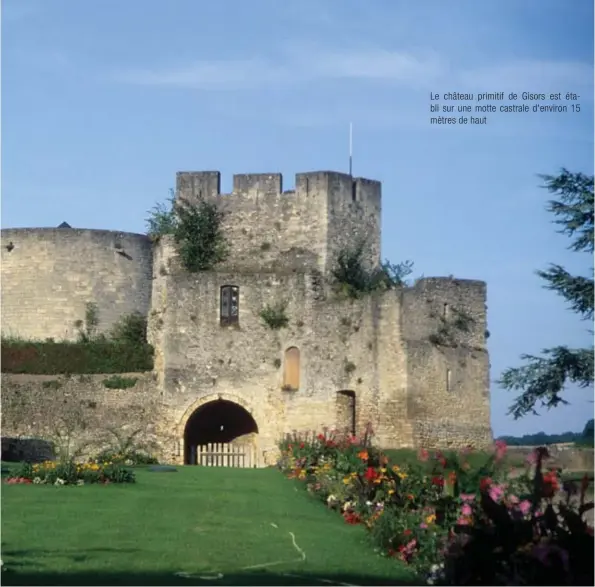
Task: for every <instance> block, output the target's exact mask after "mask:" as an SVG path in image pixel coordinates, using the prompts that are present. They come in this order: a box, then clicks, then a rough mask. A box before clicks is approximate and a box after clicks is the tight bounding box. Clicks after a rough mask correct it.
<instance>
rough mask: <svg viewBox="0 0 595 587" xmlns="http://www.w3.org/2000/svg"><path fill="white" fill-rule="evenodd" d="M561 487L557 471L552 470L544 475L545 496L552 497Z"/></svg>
mask: <svg viewBox="0 0 595 587" xmlns="http://www.w3.org/2000/svg"><path fill="white" fill-rule="evenodd" d="M558 489H560V484H559V483H558V477H557V476H556V472H555V471H550V472H549V473H545V474H544V475H543V496H544V497H552V496H553V495H554V493H555V492H556V491H558Z"/></svg>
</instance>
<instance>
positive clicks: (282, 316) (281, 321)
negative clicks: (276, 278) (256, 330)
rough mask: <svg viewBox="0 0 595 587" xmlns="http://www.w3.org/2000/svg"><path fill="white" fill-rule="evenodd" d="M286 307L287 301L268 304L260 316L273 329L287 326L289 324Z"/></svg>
mask: <svg viewBox="0 0 595 587" xmlns="http://www.w3.org/2000/svg"><path fill="white" fill-rule="evenodd" d="M286 309H287V304H286V303H285V302H278V303H277V304H274V305H272V306H270V305H267V306H265V307H264V308H263V309H262V310H261V311H260V318H261V319H262V321H263V322H264V323H265V324H266V325H267V326H268V327H269V328H270V329H271V330H279V329H280V328H285V327H286V326H287V325H288V324H289V318H288V317H287V314H286Z"/></svg>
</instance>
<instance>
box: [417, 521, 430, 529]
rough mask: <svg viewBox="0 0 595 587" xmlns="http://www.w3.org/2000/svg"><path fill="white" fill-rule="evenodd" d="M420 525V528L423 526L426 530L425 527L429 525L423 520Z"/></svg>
mask: <svg viewBox="0 0 595 587" xmlns="http://www.w3.org/2000/svg"><path fill="white" fill-rule="evenodd" d="M419 527H420V528H423V529H424V530H425V529H426V528H427V527H428V525H427V524H426V523H425V522H422V523H421V524H420V525H419Z"/></svg>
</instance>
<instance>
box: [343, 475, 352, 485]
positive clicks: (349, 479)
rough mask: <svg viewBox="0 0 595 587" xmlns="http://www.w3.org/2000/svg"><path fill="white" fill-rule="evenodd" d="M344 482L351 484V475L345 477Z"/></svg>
mask: <svg viewBox="0 0 595 587" xmlns="http://www.w3.org/2000/svg"><path fill="white" fill-rule="evenodd" d="M343 483H345V485H349V484H350V483H351V477H343Z"/></svg>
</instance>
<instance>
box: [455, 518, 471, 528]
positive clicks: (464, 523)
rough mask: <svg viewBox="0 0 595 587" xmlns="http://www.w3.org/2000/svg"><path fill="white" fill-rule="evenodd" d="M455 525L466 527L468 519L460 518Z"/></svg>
mask: <svg viewBox="0 0 595 587" xmlns="http://www.w3.org/2000/svg"><path fill="white" fill-rule="evenodd" d="M457 524H458V525H459V526H468V525H469V518H464V517H461V518H459V519H458V520H457Z"/></svg>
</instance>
